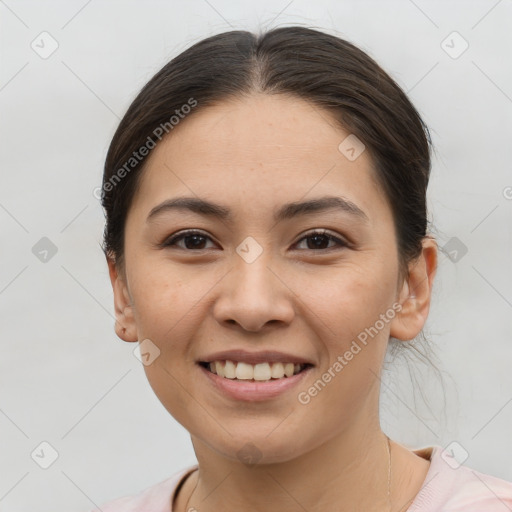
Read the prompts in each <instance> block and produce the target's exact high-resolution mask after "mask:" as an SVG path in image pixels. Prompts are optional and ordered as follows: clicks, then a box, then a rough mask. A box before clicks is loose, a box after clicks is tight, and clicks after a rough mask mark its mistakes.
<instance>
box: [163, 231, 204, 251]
mask: <svg viewBox="0 0 512 512" xmlns="http://www.w3.org/2000/svg"><path fill="white" fill-rule="evenodd" d="M208 240H211V238H210V237H209V236H207V235H205V234H203V233H202V232H200V231H184V232H182V233H179V234H177V235H174V236H172V237H171V238H169V239H167V240H165V241H164V242H163V243H162V244H161V246H162V247H171V246H177V247H179V248H180V249H185V250H194V249H195V250H199V251H200V250H204V249H206V248H207V247H206V243H207V241H208ZM178 242H183V244H182V245H178Z"/></svg>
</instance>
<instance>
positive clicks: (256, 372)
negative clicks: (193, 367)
mask: <svg viewBox="0 0 512 512" xmlns="http://www.w3.org/2000/svg"><path fill="white" fill-rule="evenodd" d="M198 364H199V365H200V366H202V367H203V368H205V369H206V370H207V371H209V372H210V373H213V374H215V375H217V376H218V377H222V378H223V379H229V380H232V381H246V382H247V381H248V382H271V381H276V380H282V379H287V378H290V377H293V376H295V375H298V374H300V373H303V372H305V371H306V370H308V369H309V368H312V367H313V365H312V364H310V363H297V362H261V363H257V364H250V363H246V362H243V361H233V360H230V359H226V360H222V359H221V360H215V361H199V362H198Z"/></svg>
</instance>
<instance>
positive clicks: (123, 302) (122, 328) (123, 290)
mask: <svg viewBox="0 0 512 512" xmlns="http://www.w3.org/2000/svg"><path fill="white" fill-rule="evenodd" d="M107 264H108V272H109V274H110V282H111V283H112V290H113V292H114V308H115V314H116V325H115V331H116V334H117V335H118V336H119V338H121V339H122V340H123V341H128V342H132V341H138V336H137V325H136V322H135V318H134V315H133V308H134V306H133V303H132V300H131V297H130V294H129V291H128V287H127V286H126V282H125V281H126V278H125V276H124V275H122V273H121V272H119V269H118V268H117V267H116V264H115V261H114V259H112V258H111V257H108V256H107Z"/></svg>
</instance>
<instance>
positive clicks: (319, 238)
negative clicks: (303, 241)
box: [308, 235, 329, 249]
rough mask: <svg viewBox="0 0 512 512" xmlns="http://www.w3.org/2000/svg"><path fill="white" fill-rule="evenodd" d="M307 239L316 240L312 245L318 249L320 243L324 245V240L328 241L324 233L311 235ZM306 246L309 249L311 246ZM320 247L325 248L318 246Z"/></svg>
mask: <svg viewBox="0 0 512 512" xmlns="http://www.w3.org/2000/svg"><path fill="white" fill-rule="evenodd" d="M309 239H310V240H315V241H316V242H315V243H314V247H313V248H316V249H318V248H319V247H320V246H322V245H325V242H327V243H329V240H328V239H327V237H326V236H325V235H312V236H311V237H310V238H309ZM318 242H319V243H318ZM322 242H324V243H322ZM308 248H309V249H311V248H312V247H308ZM320 248H321V249H325V247H320Z"/></svg>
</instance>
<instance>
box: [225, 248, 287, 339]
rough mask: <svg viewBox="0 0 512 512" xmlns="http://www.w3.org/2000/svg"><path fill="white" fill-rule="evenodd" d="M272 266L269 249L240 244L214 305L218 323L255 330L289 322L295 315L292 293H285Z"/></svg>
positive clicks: (284, 288)
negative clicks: (272, 324)
mask: <svg viewBox="0 0 512 512" xmlns="http://www.w3.org/2000/svg"><path fill="white" fill-rule="evenodd" d="M251 244H252V245H251ZM260 247H261V246H260ZM244 249H245V250H244ZM273 266H275V265H274V264H273V258H272V253H271V251H270V250H268V249H266V250H263V248H262V247H261V250H260V249H258V248H257V247H256V246H255V245H254V243H253V242H252V241H247V245H245V244H244V243H242V244H240V246H239V247H238V248H237V250H236V254H234V257H233V266H232V270H231V272H229V273H228V275H227V276H226V278H225V279H224V280H223V285H222V292H221V294H220V296H219V297H218V300H217V303H216V305H215V316H216V317H217V320H218V321H220V322H228V323H233V322H236V323H238V324H239V325H240V326H242V327H243V328H244V329H246V330H253V331H254V330H258V329H260V328H261V327H263V326H264V325H265V324H266V323H268V322H270V321H281V322H285V323H287V322H290V321H291V318H292V316H293V305H292V303H291V302H290V295H291V293H290V294H288V293H287V292H286V290H287V289H286V287H285V286H284V285H283V284H282V283H281V282H280V280H279V279H278V278H277V277H276V275H275V270H273V269H272V267H273Z"/></svg>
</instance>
